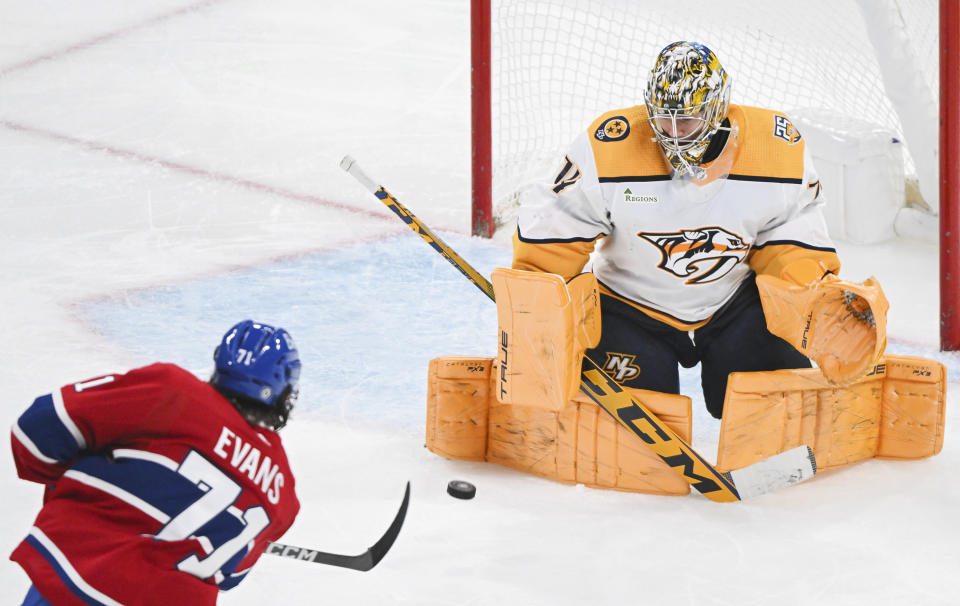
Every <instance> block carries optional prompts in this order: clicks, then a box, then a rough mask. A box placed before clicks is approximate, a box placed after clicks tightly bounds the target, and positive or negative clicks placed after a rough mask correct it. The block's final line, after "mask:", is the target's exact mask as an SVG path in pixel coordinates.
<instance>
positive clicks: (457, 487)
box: [447, 480, 477, 499]
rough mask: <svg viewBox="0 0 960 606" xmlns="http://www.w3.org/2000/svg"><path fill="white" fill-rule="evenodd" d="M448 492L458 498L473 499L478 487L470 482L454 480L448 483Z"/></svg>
mask: <svg viewBox="0 0 960 606" xmlns="http://www.w3.org/2000/svg"><path fill="white" fill-rule="evenodd" d="M447 494H448V495H450V496H451V497H454V498H456V499H472V498H473V497H474V496H475V495H476V494H477V487H476V486H474V485H473V484H471V483H470V482H464V481H463V480H453V481H451V482H450V483H449V484H447Z"/></svg>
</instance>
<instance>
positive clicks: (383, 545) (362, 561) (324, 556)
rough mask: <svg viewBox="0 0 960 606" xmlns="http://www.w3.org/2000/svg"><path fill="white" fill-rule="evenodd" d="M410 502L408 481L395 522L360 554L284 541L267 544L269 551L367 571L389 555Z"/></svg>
mask: <svg viewBox="0 0 960 606" xmlns="http://www.w3.org/2000/svg"><path fill="white" fill-rule="evenodd" d="M409 504H410V482H407V489H406V491H405V492H404V493H403V502H402V503H400V510H399V511H397V515H396V516H395V517H394V518H393V522H392V523H391V524H390V527H389V528H387V531H386V532H385V533H383V536H382V537H380V539H379V540H378V541H377V542H376V543H374V544H373V546H371V547H370V549H367V550H366V551H364V552H363V553H361V554H360V555H355V556H348V555H340V554H338V553H326V552H324V551H317V550H316V549H307V548H306V547H294V546H293V545H284V544H283V543H270V544H269V545H267V553H269V554H271V555H276V556H282V557H285V558H293V559H295V560H303V561H305V562H315V563H317V564H327V565H329V566H339V567H341V568H350V569H351V570H360V571H362V572H366V571H368V570H370V569H371V568H373V567H374V566H376V565H377V564H379V563H380V560H382V559H383V556H385V555H387V552H388V551H390V547H392V546H393V542H394V541H396V540H397V535H398V534H400V527H401V526H403V520H404V519H405V518H406V517H407V505H409Z"/></svg>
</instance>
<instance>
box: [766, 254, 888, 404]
mask: <svg viewBox="0 0 960 606" xmlns="http://www.w3.org/2000/svg"><path fill="white" fill-rule="evenodd" d="M805 273H806V272H805ZM786 277H788V278H791V280H790V281H788V280H784V279H780V278H775V277H773V276H768V275H761V276H757V288H758V289H759V291H760V300H761V303H762V304H763V312H764V315H765V316H766V320H767V328H768V329H769V330H770V332H772V333H773V334H775V335H777V336H779V337H780V338H782V339H784V340H786V341H787V342H788V343H790V344H791V345H793V346H794V347H796V348H797V350H798V351H799V352H800V353H802V354H804V355H805V356H807V357H809V358H810V359H812V360H813V361H815V362H816V363H817V366H818V367H819V368H820V371H821V372H822V373H823V376H824V377H825V378H826V379H827V380H828V381H829V382H830V383H832V384H834V385H845V384H850V383H853V382H855V381H857V380H858V379H860V378H861V377H863V376H864V375H865V374H866V373H867V372H869V371H870V369H871V368H873V367H874V366H875V365H876V364H877V362H878V361H879V359H880V356H882V355H883V352H884V349H885V348H886V344H887V338H886V334H887V333H886V330H887V310H888V309H889V307H890V306H889V303H888V302H887V299H886V297H885V296H884V294H883V290H882V289H881V288H880V284H879V283H877V281H876V280H875V279H874V278H870V279H868V280H867V281H865V282H864V283H863V284H857V283H853V282H846V281H843V280H838V279H837V278H836V277H835V276H833V275H828V276H825V277H824V278H822V279H820V280H816V281H814V282H811V283H810V284H809V285H807V286H798V285H797V284H795V283H794V282H793V280H792V278H794V276H786Z"/></svg>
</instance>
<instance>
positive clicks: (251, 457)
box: [213, 427, 283, 505]
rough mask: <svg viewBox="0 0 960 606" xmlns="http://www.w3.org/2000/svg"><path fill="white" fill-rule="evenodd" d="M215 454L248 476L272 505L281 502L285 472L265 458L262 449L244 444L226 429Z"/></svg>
mask: <svg viewBox="0 0 960 606" xmlns="http://www.w3.org/2000/svg"><path fill="white" fill-rule="evenodd" d="M231 443H232V445H233V446H232V449H231ZM228 449H230V450H228ZM213 452H215V453H216V454H217V455H219V456H220V457H222V458H223V460H224V461H228V462H229V463H230V465H232V466H233V467H234V468H236V470H237V471H238V472H240V473H245V474H247V477H249V478H250V480H251V481H253V483H255V484H257V485H258V486H259V487H260V490H262V491H263V492H264V494H266V495H267V499H268V500H269V501H270V502H271V503H273V504H274V505H276V504H277V503H278V502H279V501H280V488H281V487H282V486H283V472H280V471H279V470H280V466H279V465H277V464H276V463H273V461H271V460H270V457H269V456H263V455H262V454H261V453H260V449H258V448H256V447H254V446H253V444H251V443H250V442H244V441H243V439H242V438H241V437H240V436H238V435H237V434H235V433H234V432H232V431H230V430H229V429H227V428H226V427H224V428H223V429H222V430H221V431H220V438H219V439H217V445H216V446H214V447H213ZM261 458H262V459H263V460H262V461H261Z"/></svg>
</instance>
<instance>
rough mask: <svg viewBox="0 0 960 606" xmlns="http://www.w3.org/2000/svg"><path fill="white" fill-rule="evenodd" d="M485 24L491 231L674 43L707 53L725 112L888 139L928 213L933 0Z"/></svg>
mask: <svg viewBox="0 0 960 606" xmlns="http://www.w3.org/2000/svg"><path fill="white" fill-rule="evenodd" d="M490 18H491V21H490V27H491V31H492V36H491V40H492V42H491V86H492V88H491V101H492V103H491V105H492V128H491V141H490V143H491V146H492V174H493V186H492V188H493V194H492V202H493V210H494V216H495V219H496V220H497V221H498V222H507V221H509V220H510V219H511V216H512V213H513V211H514V207H515V204H516V196H517V192H518V191H520V190H521V189H522V188H523V187H524V186H525V185H526V184H528V183H530V182H533V181H535V180H538V179H543V178H546V177H548V176H549V172H550V171H551V170H552V169H553V168H555V166H556V164H557V162H558V160H559V159H560V158H562V156H563V153H564V150H565V149H566V147H567V146H568V145H569V143H570V142H571V141H572V140H573V138H574V136H576V134H577V133H578V132H580V131H581V130H582V129H584V128H586V126H587V125H588V124H589V123H590V121H591V120H592V119H593V118H595V117H596V116H597V115H599V114H600V113H602V112H604V111H607V110H610V109H615V108H619V107H627V106H632V105H637V104H639V103H642V100H643V90H644V87H645V83H646V77H647V73H648V71H649V69H650V66H651V65H652V63H653V60H654V59H655V57H656V55H657V53H658V52H659V51H660V49H662V48H663V47H664V46H666V45H667V44H668V43H670V42H673V41H675V40H694V41H699V42H702V43H704V44H706V45H707V46H709V47H710V48H711V49H712V50H713V51H714V52H715V53H716V54H717V56H718V57H719V58H720V62H721V64H722V65H723V66H724V68H725V69H726V71H727V73H728V74H729V75H730V76H731V78H732V95H731V102H733V103H739V104H744V105H756V106H761V107H769V108H775V109H779V110H782V111H785V112H787V114H788V115H790V116H791V117H794V116H802V117H806V118H808V119H809V120H819V121H822V122H824V123H827V124H830V125H832V126H831V127H832V128H836V129H844V128H847V127H850V128H856V129H859V130H861V131H862V130H863V129H868V130H869V129H875V130H876V131H877V132H887V133H891V136H892V137H894V138H896V139H898V140H899V141H901V142H903V143H904V145H903V148H904V152H905V153H904V154H903V157H904V160H903V161H904V168H905V174H906V175H908V179H910V178H912V179H914V180H917V181H918V182H919V191H920V192H922V197H923V198H925V199H926V201H927V203H928V204H929V206H930V208H932V209H934V210H935V209H936V207H937V161H936V149H937V136H938V135H937V133H938V131H937V119H938V117H937V100H938V96H937V92H938V90H939V89H938V49H939V43H938V26H937V1H936V0H805V1H803V2H797V1H795V0H724V1H717V0H712V1H705V0H686V1H682V2H664V1H662V0H661V1H659V2H654V1H650V0H491V8H490Z"/></svg>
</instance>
